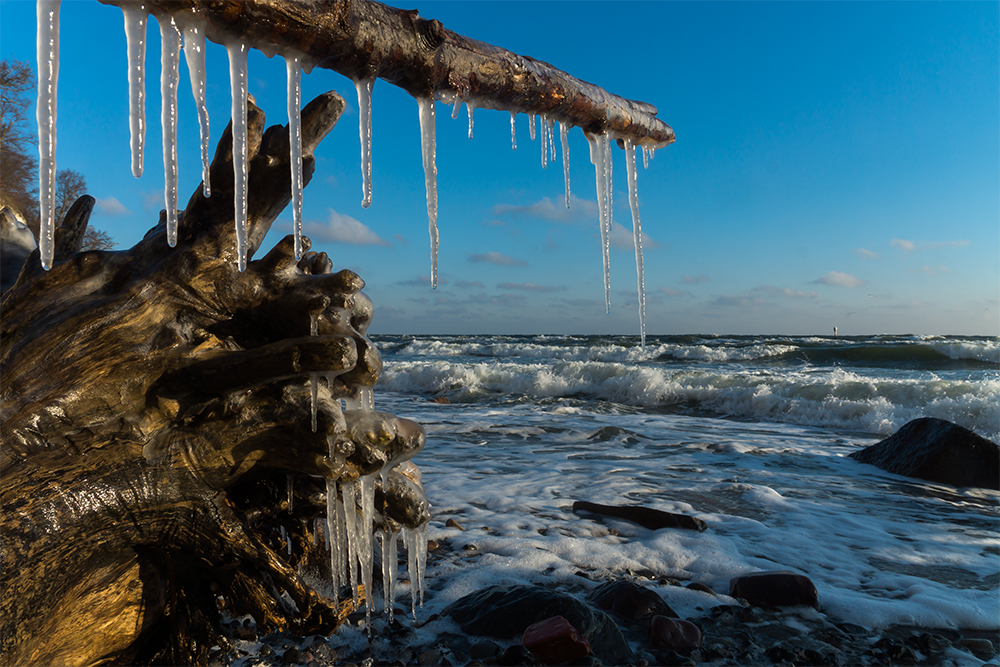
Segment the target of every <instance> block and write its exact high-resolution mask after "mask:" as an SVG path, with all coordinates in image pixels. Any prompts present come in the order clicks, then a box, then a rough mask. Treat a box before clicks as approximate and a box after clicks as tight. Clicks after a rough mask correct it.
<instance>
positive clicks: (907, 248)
mask: <svg viewBox="0 0 1000 667" xmlns="http://www.w3.org/2000/svg"><path fill="white" fill-rule="evenodd" d="M889 245H891V246H892V247H893V248H899V249H900V250H902V251H903V252H912V251H914V250H916V249H917V244H916V243H914V242H913V241H907V240H906V239H893V240H891V241H889Z"/></svg>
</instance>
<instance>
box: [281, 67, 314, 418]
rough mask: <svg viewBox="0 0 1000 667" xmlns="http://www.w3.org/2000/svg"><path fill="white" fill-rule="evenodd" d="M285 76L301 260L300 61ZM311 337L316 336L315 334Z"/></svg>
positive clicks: (295, 226)
mask: <svg viewBox="0 0 1000 667" xmlns="http://www.w3.org/2000/svg"><path fill="white" fill-rule="evenodd" d="M285 75H286V76H285V79H286V103H285V106H286V108H287V110H288V145H289V150H290V151H291V154H290V156H289V157H290V166H291V169H292V229H293V230H294V233H295V259H302V61H301V60H300V59H299V58H298V57H297V56H285ZM313 335H316V334H315V332H314V333H313ZM313 384H315V379H314V380H313ZM314 412H315V411H314ZM315 430H316V428H315V426H314V427H313V431H315Z"/></svg>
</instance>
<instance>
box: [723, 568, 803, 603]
mask: <svg viewBox="0 0 1000 667" xmlns="http://www.w3.org/2000/svg"><path fill="white" fill-rule="evenodd" d="M729 594H730V595H731V596H732V597H734V598H743V599H744V600H746V601H747V602H748V603H749V604H751V605H754V606H764V607H794V606H799V605H807V606H810V607H818V606H819V600H818V598H817V594H816V586H815V584H813V582H812V581H811V580H810V579H809V577H807V576H805V575H803V574H798V573H796V572H789V571H786V570H780V571H773V572H754V573H753V574H747V575H743V576H741V577H734V578H733V579H732V581H730V583H729Z"/></svg>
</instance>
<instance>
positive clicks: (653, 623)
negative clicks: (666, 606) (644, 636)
mask: <svg viewBox="0 0 1000 667" xmlns="http://www.w3.org/2000/svg"><path fill="white" fill-rule="evenodd" d="M649 640H650V641H651V642H652V643H653V646H655V647H656V648H663V649H670V650H671V651H682V650H685V649H694V648H700V647H701V630H700V629H698V626H697V625H695V624H694V623H692V622H691V621H684V620H681V619H679V618H668V617H666V616H654V617H653V618H652V619H650V621H649Z"/></svg>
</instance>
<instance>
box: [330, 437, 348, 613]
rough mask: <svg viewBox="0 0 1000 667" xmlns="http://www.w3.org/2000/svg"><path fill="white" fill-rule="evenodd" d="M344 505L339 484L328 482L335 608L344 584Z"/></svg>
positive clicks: (331, 572)
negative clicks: (339, 493)
mask: <svg viewBox="0 0 1000 667" xmlns="http://www.w3.org/2000/svg"><path fill="white" fill-rule="evenodd" d="M335 447H336V445H335V443H334V441H333V440H332V439H331V440H330V458H331V459H334V460H336V458H337V455H336V451H335ZM342 516H343V512H342V503H341V502H340V500H339V499H338V498H337V482H336V481H334V480H332V479H328V480H326V543H327V548H328V549H329V550H330V587H331V588H332V589H333V601H334V608H336V604H337V600H338V599H339V591H340V587H341V586H343V584H344V576H343V573H344V570H343V564H344V554H343V551H342V549H341V545H343V543H344V531H343V521H342Z"/></svg>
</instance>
